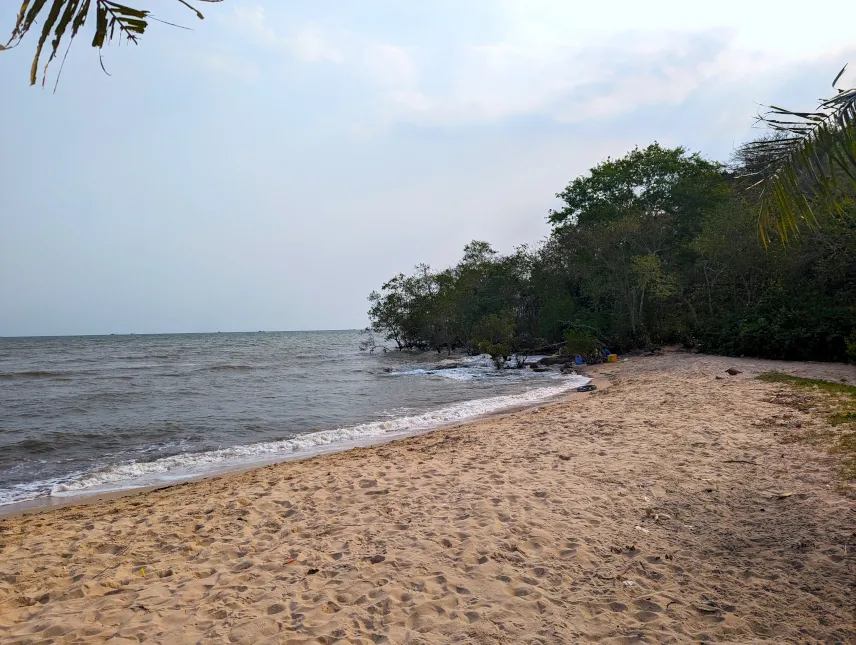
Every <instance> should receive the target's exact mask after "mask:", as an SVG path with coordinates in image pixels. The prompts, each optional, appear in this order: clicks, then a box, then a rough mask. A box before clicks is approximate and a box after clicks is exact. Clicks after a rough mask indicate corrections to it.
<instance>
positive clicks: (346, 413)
mask: <svg viewBox="0 0 856 645" xmlns="http://www.w3.org/2000/svg"><path fill="white" fill-rule="evenodd" d="M359 342H360V335H359V333H358V332H356V331H316V332H267V333H265V332H259V333H229V334H226V333H222V334H221V333H215V334H168V335H130V336H78V337H55V338H0V512H3V510H4V506H5V508H11V507H9V506H8V505H9V504H14V503H16V502H24V501H27V500H34V499H37V498H62V497H68V496H80V495H88V494H94V493H104V492H109V491H116V490H123V489H129V488H137V487H145V486H153V485H160V484H165V483H171V482H176V481H182V480H187V479H191V478H195V477H199V476H204V475H209V474H213V473H220V472H226V471H229V470H237V469H241V468H246V467H251V466H255V465H262V464H266V463H271V462H275V461H282V460H286V459H293V458H299V457H303V456H311V455H314V454H319V453H322V452H328V451H334V450H342V449H346V448H348V447H352V446H355V445H364V444H368V443H376V442H380V441H385V440H388V439H392V438H396V437H400V436H406V435H409V434H414V433H418V432H423V431H426V430H430V429H432V428H435V427H438V426H441V425H444V424H448V423H453V422H459V421H464V420H467V419H470V418H475V417H478V416H481V415H485V414H489V413H493V412H498V411H501V410H504V409H509V408H512V407H515V406H519V405H525V404H532V403H536V402H538V401H542V400H547V399H549V398H552V397H555V396H557V395H559V394H561V393H563V392H566V391H569V390H571V389H573V388H575V387H577V386H579V385H582V384H583V383H585V382H587V379H585V378H583V377H579V376H563V375H561V374H559V373H558V372H546V373H536V372H533V371H532V370H529V369H520V370H497V369H496V368H495V367H494V366H493V364H492V363H491V361H490V359H489V358H488V357H485V356H476V357H461V356H458V357H446V356H445V355H438V354H436V353H421V354H414V353H406V352H398V351H391V352H387V353H383V352H381V351H376V352H374V353H367V352H361V351H359Z"/></svg>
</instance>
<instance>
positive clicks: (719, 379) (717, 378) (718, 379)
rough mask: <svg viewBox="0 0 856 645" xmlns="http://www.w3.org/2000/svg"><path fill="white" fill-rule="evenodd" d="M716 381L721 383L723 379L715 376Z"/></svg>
mask: <svg viewBox="0 0 856 645" xmlns="http://www.w3.org/2000/svg"><path fill="white" fill-rule="evenodd" d="M716 380H717V381H722V380H724V379H723V378H722V377H721V376H717V377H716Z"/></svg>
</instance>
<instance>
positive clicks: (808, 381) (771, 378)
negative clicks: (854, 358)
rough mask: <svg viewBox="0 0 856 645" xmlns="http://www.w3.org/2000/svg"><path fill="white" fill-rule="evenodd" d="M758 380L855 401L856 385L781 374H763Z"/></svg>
mask: <svg viewBox="0 0 856 645" xmlns="http://www.w3.org/2000/svg"><path fill="white" fill-rule="evenodd" d="M758 380H760V381H766V382H767V383H785V384H788V385H796V386H797V387H804V388H816V389H818V390H820V391H821V392H825V393H827V394H843V395H845V396H848V397H850V398H851V399H856V385H847V384H846V383H835V382H834V381H824V380H822V379H818V378H803V377H802V376H791V375H790V374H783V373H782V372H764V373H763V374H761V375H759V376H758Z"/></svg>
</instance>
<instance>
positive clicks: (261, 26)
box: [234, 5, 278, 47]
mask: <svg viewBox="0 0 856 645" xmlns="http://www.w3.org/2000/svg"><path fill="white" fill-rule="evenodd" d="M234 22H235V24H236V25H237V26H238V28H239V29H241V30H243V31H245V32H246V33H248V34H249V35H250V36H251V37H252V38H253V40H254V41H255V42H256V43H257V44H260V45H264V46H268V47H270V46H276V45H277V44H278V38H277V36H276V33H274V30H273V29H271V28H270V27H268V25H267V24H266V21H265V10H264V7H261V6H258V5H254V6H252V7H242V6H237V7H235V8H234Z"/></svg>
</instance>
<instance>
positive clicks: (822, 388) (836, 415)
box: [758, 372, 856, 481]
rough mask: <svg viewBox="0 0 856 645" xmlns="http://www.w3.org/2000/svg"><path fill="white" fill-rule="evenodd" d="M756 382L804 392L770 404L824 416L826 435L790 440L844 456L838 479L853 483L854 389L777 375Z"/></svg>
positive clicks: (814, 431) (812, 432) (811, 434)
mask: <svg viewBox="0 0 856 645" xmlns="http://www.w3.org/2000/svg"><path fill="white" fill-rule="evenodd" d="M758 379H759V380H761V381H765V382H767V383H778V384H781V385H790V386H793V387H795V388H800V389H802V390H803V391H804V392H805V396H795V397H790V398H789V397H784V398H783V397H778V398H777V399H774V401H775V402H777V403H782V404H784V405H789V406H790V407H795V408H797V409H800V410H803V411H805V412H810V411H814V412H821V413H823V414H825V415H826V422H827V423H828V424H829V425H828V426H827V429H828V431H826V430H818V429H812V430H808V431H806V432H803V433H801V434H799V435H795V436H793V437H791V438H790V440H791V441H805V442H807V443H814V444H822V445H825V446H826V448H827V449H828V450H829V451H830V452H834V453H838V454H841V455H844V459H843V461H842V463H841V476H842V479H844V480H846V481H856V431H854V430H852V428H853V426H854V425H856V386H853V385H847V384H846V383H836V382H833V381H824V380H821V379H814V378H803V377H801V376H791V375H790V374H783V373H781V372H765V373H764V374H761V375H760V376H758Z"/></svg>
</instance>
